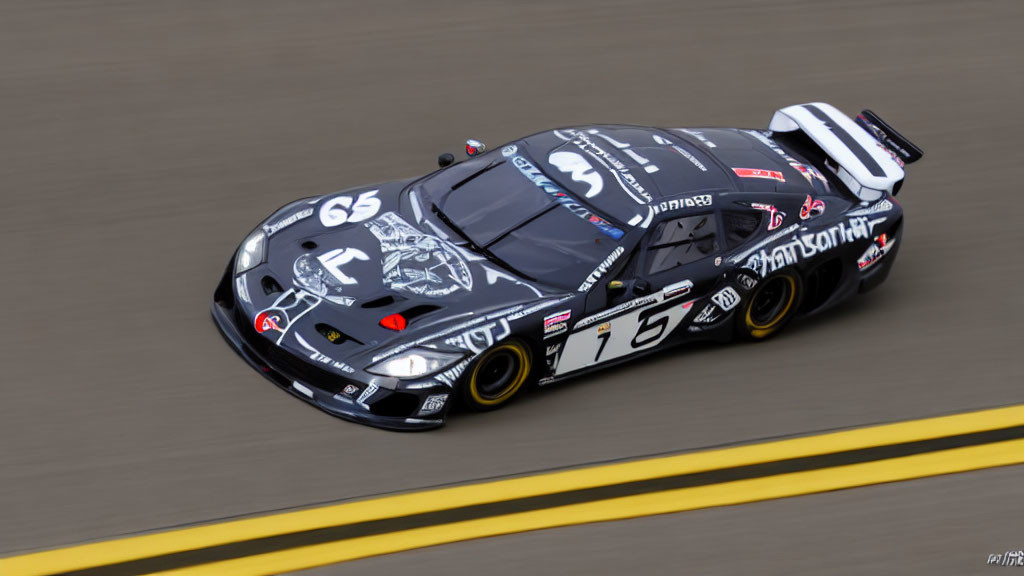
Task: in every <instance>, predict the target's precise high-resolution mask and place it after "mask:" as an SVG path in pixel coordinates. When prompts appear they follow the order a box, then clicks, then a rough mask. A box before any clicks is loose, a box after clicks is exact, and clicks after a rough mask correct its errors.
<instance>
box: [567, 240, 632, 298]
mask: <svg viewBox="0 0 1024 576" xmlns="http://www.w3.org/2000/svg"><path fill="white" fill-rule="evenodd" d="M625 251H626V249H625V248H623V247H622V246H617V247H616V248H615V250H612V253H611V254H609V255H608V257H607V258H605V259H604V261H603V262H601V263H600V264H598V265H597V268H595V269H594V271H593V272H591V273H590V275H589V276H587V279H586V280H584V281H583V283H582V284H580V287H579V289H578V291H579V292H586V291H587V290H590V288H591V287H592V286H593V285H594V283H596V282H597V281H598V280H600V279H601V277H602V276H604V274H605V272H607V271H608V269H609V268H611V267H612V264H614V263H615V261H616V260H618V259H619V256H622V253H623V252H625Z"/></svg>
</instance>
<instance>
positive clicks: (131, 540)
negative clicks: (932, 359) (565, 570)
mask: <svg viewBox="0 0 1024 576" xmlns="http://www.w3.org/2000/svg"><path fill="white" fill-rule="evenodd" d="M1022 424H1024V405H1019V406H1010V407H1006V408H997V409H991V410H982V411H977V412H970V413H965V414H957V415H952V416H941V417H937V418H928V419H923V420H914V421H908V422H901V423H895V424H886V425H880V426H872V427H869V428H862V429H856V430H848V431H843V432H834V433H829V434H822V435H817V436H809V437H804V438H794V439H790V440H780V441H775V442H767V443H763V444H753V445H748V446H739V447H733V448H723V449H717V450H709V451H705V452H696V453H691V454H681V455H676V456H667V457H659V458H651V459H647V460H639V461H634V462H623V463H617V464H606V465H601V466H592V467H587V468H581V469H575V470H567V471H562V472H552V473H545V474H538V475H533V476H526V477H522V478H513V479H507V480H498V481H492V482H485V483H479V484H470V485H466V486H455V487H450V488H440V489H434V490H427V491H422V492H412V493H407V494H399V495H394V496H387V497H382V498H375V499H370V500H363V501H357V502H349V503H344V504H334V505H328V506H322V507H317V508H312V509H308V510H301V511H295V512H286V513H279V514H271V515H267V516H262V517H256V518H248V519H242V520H232V521H227V522H220V523H215V524H209V525H205V526H197V527H193V528H185V529H179V530H172V531H167V532H161V533H155V534H147V535H142V536H134V537H127V538H121V539H117V540H110V541H105V542H97V543H92V544H83V545H77V546H71V547H68V548H61V549H56V550H50V551H45V552H37V553H33V554H25V555H21V556H14V557H10V558H4V559H0V574H3V576H43V575H46V574H55V573H60V572H67V571H72V570H81V569H84V568H90V567H95V566H103V565H107V564H114V563H119V562H126V561H131V560H137V559H141V558H149V557H153V556H161V555H165V554H173V553H175V552H183V551H187V550H195V549H198V548H205V547H210V546H217V545H222V544H229V543H234V542H242V541H246V540H252V539H256V538H265V537H269V536H276V535H280V534H287V533H291V532H301V531H306V530H313V529H317V528H324V527H328V526H336V525H341V524H353V523H357V522H365V521H370V520H379V519H385V518H394V517H399V516H405V515H410V514H418V513H424V512H432V511H437V510H446V509H451V508H458V507H463V506H471V505H474V504H485V503H491V502H498V501H503V500H512V499H517V498H524V497H530V496H538V495H544V494H551V493H555V492H562V491H569V490H579V489H584V488H591V487H595V486H606V485H610V484H618V483H623V482H632V481H637V480H645V479H650V478H660V477H666V476H675V475H679V474H688V473H693V472H701V471H707V470H715V469H720V468H729V467H735V466H743V465H748V464H757V463H763V462H770V461H775V460H784V459H790V458H799V457H803V456H814V455H819V454H827V453H831V452H840V451H846V450H856V449H860V448H870V447H874V446H884V445H888V444H899V443H904V442H913V441H917V440H927V439H932V438H939V437H943V436H953V435H959V434H968V433H972V432H981V431H985V430H994V429H998V428H1007V427H1011V426H1017V425H1022Z"/></svg>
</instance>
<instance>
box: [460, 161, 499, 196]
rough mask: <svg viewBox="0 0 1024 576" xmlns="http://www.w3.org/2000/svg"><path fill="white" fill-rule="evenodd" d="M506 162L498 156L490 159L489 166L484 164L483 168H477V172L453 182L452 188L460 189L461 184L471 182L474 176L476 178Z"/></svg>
mask: <svg viewBox="0 0 1024 576" xmlns="http://www.w3.org/2000/svg"><path fill="white" fill-rule="evenodd" d="M504 163H505V161H504V160H501V159H498V158H495V159H494V160H491V161H490V162H489V163H488V164H487V166H484V167H483V168H481V169H479V170H477V171H476V172H473V173H472V174H470V175H469V176H466V177H465V178H463V179H462V180H459V181H458V182H456V183H455V184H452V190H457V189H458V188H459V187H460V186H462V185H464V184H466V183H468V182H469V181H470V180H472V179H473V178H476V177H477V176H479V175H481V174H483V173H484V172H487V171H488V170H490V169H491V168H497V167H498V166H499V165H501V164H504Z"/></svg>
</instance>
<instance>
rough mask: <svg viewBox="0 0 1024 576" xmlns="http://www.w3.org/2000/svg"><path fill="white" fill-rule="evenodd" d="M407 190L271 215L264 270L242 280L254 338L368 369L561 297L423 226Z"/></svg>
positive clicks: (336, 198)
mask: <svg viewBox="0 0 1024 576" xmlns="http://www.w3.org/2000/svg"><path fill="white" fill-rule="evenodd" d="M405 184H407V182H396V183H391V184H385V185H381V186H378V187H372V188H358V189H353V190H347V191H343V192H339V193H336V194H330V195H326V196H323V197H319V198H314V199H308V200H302V201H299V202H296V203H293V204H291V205H288V206H286V207H284V208H282V209H281V210H279V211H278V212H277V213H275V214H274V215H273V216H271V217H270V218H269V219H268V220H267V221H266V223H265V224H264V225H263V230H264V232H265V233H267V234H268V242H267V256H266V264H265V265H263V266H260V267H258V268H256V269H254V270H253V271H251V272H249V273H247V278H246V280H245V283H246V285H247V287H248V292H249V293H250V295H251V300H252V301H251V309H249V310H247V311H246V312H247V313H248V315H249V316H250V318H251V319H252V321H253V322H254V326H255V328H256V330H257V332H261V333H264V335H265V336H267V337H270V338H272V339H273V340H275V341H276V342H277V344H278V345H280V346H282V347H285V348H288V349H291V350H293V351H294V352H297V353H303V354H304V355H306V356H310V357H313V358H314V359H316V355H317V354H319V355H321V356H328V357H331V358H344V359H346V361H348V362H349V363H351V364H354V365H356V367H357V368H361V367H365V365H366V363H365V362H364V363H363V365H362V366H360V365H359V364H360V360H359V357H360V356H362V355H366V356H367V362H368V360H369V358H371V357H372V356H374V354H375V353H377V352H378V351H380V350H382V349H389V348H391V347H394V346H396V345H398V344H399V343H402V342H408V341H411V340H416V339H419V338H422V337H424V336H425V335H430V334H434V333H437V332H439V331H443V330H444V329H445V328H446V327H447V326H450V325H454V324H457V323H460V322H466V321H467V320H470V319H473V318H476V317H479V316H480V315H483V314H487V313H488V312H491V311H494V310H497V309H504V308H508V307H509V306H513V305H516V304H526V303H529V302H536V301H539V300H543V299H545V298H547V297H549V296H553V295H554V294H552V293H551V289H547V288H544V287H542V286H538V285H535V284H531V283H529V282H527V281H525V280H523V279H521V278H518V277H516V276H515V275H513V274H512V273H510V272H509V271H507V270H505V269H503V268H501V267H499V266H498V265H496V264H494V263H492V262H490V261H489V260H487V259H486V258H485V257H484V256H482V255H479V254H477V253H475V252H472V251H471V250H470V249H468V248H467V247H466V246H464V245H459V244H458V243H457V241H458V240H459V239H458V238H457V237H456V238H453V237H451V236H449V235H448V234H446V233H445V231H444V230H443V229H442V228H441V227H440V226H439V224H437V223H434V222H430V223H428V222H426V221H424V216H423V214H422V212H421V211H419V210H415V211H414V210H412V209H411V208H410V206H409V202H408V199H407V198H405V199H404V202H403V188H404V185H405ZM403 203H404V205H405V213H403V211H402V204H403ZM257 286H258V287H260V288H262V290H261V289H260V288H257ZM394 315H398V316H400V319H398V318H396V317H395V316H394ZM385 318H389V320H385Z"/></svg>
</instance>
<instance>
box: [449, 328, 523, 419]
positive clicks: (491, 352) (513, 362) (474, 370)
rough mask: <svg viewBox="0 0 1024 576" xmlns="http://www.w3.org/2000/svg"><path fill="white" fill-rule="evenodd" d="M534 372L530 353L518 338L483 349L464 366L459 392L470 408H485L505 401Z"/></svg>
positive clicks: (478, 410)
mask: <svg viewBox="0 0 1024 576" xmlns="http://www.w3.org/2000/svg"><path fill="white" fill-rule="evenodd" d="M532 373H533V353H532V352H531V350H530V347H529V346H527V345H526V344H525V343H523V342H521V341H520V340H517V339H510V340H505V341H503V342H501V343H500V344H496V345H494V346H492V347H491V348H488V349H487V350H485V351H484V352H483V353H482V354H480V357H479V358H477V359H476V360H475V361H474V362H473V364H472V365H470V366H469V367H468V368H467V369H466V373H465V376H464V377H463V380H462V385H461V386H460V387H459V393H460V396H461V399H462V404H463V405H465V406H466V407H467V408H469V409H470V410H475V411H477V412H486V411H488V410H497V409H498V408H501V407H502V406H504V405H505V404H508V403H509V401H511V400H512V398H514V397H515V396H516V394H518V393H519V391H520V390H522V389H523V388H525V387H526V383H527V381H528V380H529V379H530V377H531V375H532Z"/></svg>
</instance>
